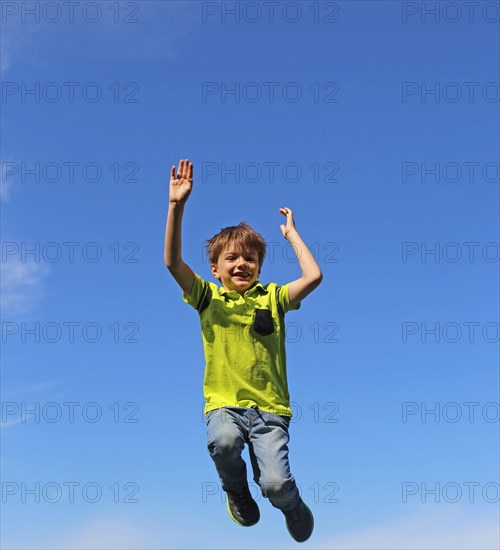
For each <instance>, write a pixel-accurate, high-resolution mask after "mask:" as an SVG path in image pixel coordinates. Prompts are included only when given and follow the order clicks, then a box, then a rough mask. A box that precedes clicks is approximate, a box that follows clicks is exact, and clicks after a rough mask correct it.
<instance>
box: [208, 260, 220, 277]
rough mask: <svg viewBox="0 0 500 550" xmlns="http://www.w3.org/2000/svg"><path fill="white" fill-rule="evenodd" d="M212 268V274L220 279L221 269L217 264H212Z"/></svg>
mask: <svg viewBox="0 0 500 550" xmlns="http://www.w3.org/2000/svg"><path fill="white" fill-rule="evenodd" d="M210 269H211V270H212V275H213V276H214V277H215V278H216V279H219V280H220V275H219V270H218V269H217V265H216V264H210Z"/></svg>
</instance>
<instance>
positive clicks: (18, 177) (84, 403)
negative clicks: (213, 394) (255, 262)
mask: <svg viewBox="0 0 500 550" xmlns="http://www.w3.org/2000/svg"><path fill="white" fill-rule="evenodd" d="M50 4H51V5H50ZM80 4H81V5H80V6H79V7H76V8H75V12H74V13H73V14H72V17H73V19H71V16H70V14H69V13H68V12H67V11H63V10H62V8H61V11H58V10H57V8H56V7H54V3H50V2H49V3H43V2H42V3H38V2H27V3H26V5H27V6H28V7H31V8H32V9H33V10H39V11H38V12H36V11H35V12H33V13H34V15H29V13H28V14H27V13H23V12H22V11H21V8H20V7H19V4H15V3H14V2H4V3H3V4H2V26H1V69H2V71H1V77H2V102H1V104H0V108H1V115H2V130H1V148H0V160H1V162H2V171H1V177H2V180H1V181H2V187H1V190H2V202H1V208H2V220H1V224H2V225H1V229H2V259H1V268H2V301H3V315H2V375H1V396H2V430H1V443H2V445H1V466H2V480H1V481H2V499H3V501H2V516H1V527H2V529H1V538H2V540H1V544H2V547H4V548H11V549H21V548H33V549H35V548H36V549H42V548H44V549H49V548H50V549H55V548H75V549H76V548H109V549H111V548H128V549H130V548H141V549H143V548H151V549H153V548H154V549H160V548H172V549H173V548H199V549H212V548H214V549H215V548H234V547H236V546H237V547H239V548H256V547H259V548H276V549H278V548H279V549H282V548H294V547H296V546H297V544H296V543H295V542H294V541H293V540H292V539H291V538H290V537H289V535H288V533H287V531H286V528H285V525H284V520H283V517H282V515H281V513H280V512H279V511H277V510H275V509H274V508H272V506H271V505H270V503H269V502H268V501H267V500H265V499H263V498H262V496H260V495H259V493H258V488H257V487H256V485H255V483H253V481H252V479H251V476H250V482H251V485H250V486H251V489H252V491H253V493H254V495H255V496H256V497H257V496H259V497H260V498H259V499H258V502H259V505H260V508H261V516H262V517H261V521H260V523H259V524H258V525H257V526H255V527H253V528H252V529H242V528H239V527H238V526H237V525H235V524H234V523H233V522H232V521H230V519H229V518H228V516H227V513H226V511H225V505H224V502H223V500H222V499H221V489H220V485H219V481H218V477H217V475H216V471H215V468H214V466H213V463H212V461H211V459H210V456H209V455H208V453H207V451H206V433H205V425H204V423H203V416H202V410H203V395H202V382H203V368H204V359H203V348H202V343H201V335H200V332H199V322H198V318H197V316H196V313H195V311H194V310H192V309H191V308H190V307H189V306H187V305H186V304H184V302H183V301H182V298H181V291H180V289H179V287H178V286H177V285H176V283H175V281H174V280H173V279H172V278H171V277H170V275H169V273H168V271H167V270H166V268H165V266H164V264H163V239H164V230H165V219H166V213H167V206H168V202H167V201H168V178H169V172H170V167H171V166H172V164H174V163H175V164H177V163H178V160H179V159H180V158H189V159H190V160H191V161H192V162H193V163H194V169H195V177H194V188H193V192H192V195H191V197H190V199H189V203H188V205H187V206H186V210H185V217H184V225H183V257H184V260H185V261H186V262H187V263H188V264H189V265H190V266H191V267H192V268H193V269H194V270H195V271H196V272H197V273H199V274H200V275H202V276H204V277H205V278H210V277H211V275H210V270H209V266H208V264H207V262H206V260H205V259H204V256H203V248H202V246H203V242H204V240H205V239H207V238H209V237H211V236H213V235H214V234H215V233H217V232H218V231H219V230H220V229H221V228H222V227H225V226H227V225H234V224H237V223H239V222H240V221H247V222H248V223H249V224H251V225H252V226H253V227H254V228H255V229H257V230H258V231H259V232H260V233H261V234H262V235H263V236H264V237H265V239H266V241H267V242H268V243H269V250H270V251H271V250H272V255H270V256H269V257H268V258H267V259H266V261H265V263H264V267H263V271H262V275H261V280H262V281H263V282H269V281H276V282H278V283H280V284H283V283H286V282H289V281H291V280H293V279H295V278H297V277H298V276H300V269H299V266H298V264H297V262H296V261H295V260H294V258H293V254H291V251H290V250H289V249H287V247H286V246H285V245H286V243H285V242H284V240H283V238H282V236H281V231H280V229H279V224H280V223H282V222H283V219H284V218H282V216H281V215H280V214H279V212H278V209H279V208H280V207H282V206H288V207H290V208H291V209H292V210H293V212H294V216H295V221H296V225H297V229H298V230H299V232H300V234H301V236H302V238H303V239H304V241H305V242H306V243H307V244H308V245H309V246H310V248H311V249H312V250H313V251H314V253H315V254H316V257H317V259H318V262H319V264H320V266H321V269H322V272H323V275H324V279H323V282H322V284H321V285H320V287H318V289H317V290H315V291H314V292H313V293H312V294H311V295H310V296H309V297H308V298H307V299H306V300H304V302H303V304H302V307H301V309H300V310H299V311H298V312H290V313H289V314H288V315H287V319H286V321H287V325H288V331H287V339H288V342H287V357H288V372H289V385H290V393H291V400H292V403H293V410H294V412H295V417H294V419H293V420H292V425H291V430H290V433H291V441H290V463H291V467H292V472H293V474H294V475H295V477H296V479H297V482H298V484H299V487H300V488H301V491H302V494H303V498H304V500H305V501H306V502H307V503H308V504H309V505H310V507H311V509H312V510H313V512H314V515H315V519H316V527H315V532H314V534H313V536H312V537H311V539H310V540H309V541H307V542H306V543H304V544H303V545H302V546H303V547H304V548H311V549H312V548H324V549H333V548H336V549H341V548H352V549H369V548H370V549H375V548H377V549H379V548H380V549H389V548H407V549H416V548H429V549H430V548H432V549H435V548H442V549H445V548H454V549H455V548H463V549H465V548H496V547H497V546H498V544H499V536H500V534H499V525H498V517H497V514H498V509H499V502H498V482H499V477H498V471H499V464H498V454H499V429H498V402H499V379H498V363H499V361H498V359H499V357H498V355H499V354H498V349H499V348H498V341H499V332H498V326H499V325H498V322H499V317H498V304H499V296H498V275H499V269H498V265H499V263H498V259H499V252H498V250H499V245H498V243H499V224H498V221H499V194H498V182H499V171H498V162H499V157H498V150H499V131H498V120H499V108H498V105H499V103H498V99H499V93H498V89H499V84H498V82H499V69H498V67H499V54H498V38H499V31H498V13H499V12H498V3H497V2H486V3H481V4H480V6H476V7H475V8H474V11H470V10H471V9H472V7H471V6H470V5H469V4H468V3H466V2H453V3H446V2H437V3H435V2H426V3H425V2H424V3H421V2H364V1H351V2H346V1H338V2H319V3H318V2H300V3H290V2H280V3H279V5H278V6H277V7H276V12H275V13H274V19H273V20H271V18H270V16H269V13H268V12H267V11H266V10H263V11H262V12H261V14H259V13H258V12H257V11H255V10H256V8H255V4H254V3H249V2H236V3H234V2H226V3H223V2H222V3H218V2H197V1H192V2H191V1H190V2H162V1H159V2H120V3H112V2H100V3H99V4H98V6H99V8H100V12H99V11H96V8H95V4H93V3H89V2H82V3H80ZM451 4H453V5H451ZM297 5H298V6H299V8H300V12H298V11H297V8H296V6H297ZM435 5H436V6H437V7H438V10H437V13H434V12H433V8H434V6H435ZM230 7H233V9H236V10H237V12H238V13H239V15H240V19H239V22H236V21H235V16H234V15H233V16H232V15H231V14H230V13H224V9H225V8H226V9H228V8H230ZM16 8H17V9H16ZM80 8H81V9H80ZM330 19H334V20H335V21H330V22H329V20H330ZM92 21H93V22H92ZM68 83H72V84H68ZM271 83H272V84H271ZM70 89H72V90H73V92H74V96H71V95H70V92H69V90H70ZM271 89H272V90H274V93H275V95H274V96H270V95H269V90H271ZM29 90H34V92H33V93H31V94H30V93H26V91H28V92H29ZM224 90H226V91H229V92H230V91H231V90H233V93H227V94H225V93H224ZM433 90H434V91H433ZM99 92H100V97H98V95H96V94H99ZM58 94H59V95H60V97H59V98H58ZM297 94H299V95H297ZM299 96H300V97H299ZM238 163H239V164H238ZM71 167H73V168H74V173H73V172H71V171H70V168H71ZM270 167H273V169H274V170H275V172H273V174H274V177H270V174H271V172H270ZM433 170H434V172H433ZM432 250H434V252H432ZM29 251H31V253H30V252H29ZM33 251H34V252H33ZM433 331H434V332H433ZM436 404H437V405H436ZM26 409H28V410H32V411H35V412H34V413H31V414H23V413H26ZM433 409H434V410H435V411H436V412H435V413H434V414H433V413H432V412H431V411H432V410H433ZM245 456H247V451H245ZM249 471H250V470H249ZM70 487H73V489H74V492H73V493H71V490H70ZM436 489H437V494H436V493H433V492H432V491H433V490H434V491H435V490H436ZM30 491H31V492H30ZM37 500H39V502H37ZM92 501H94V502H92ZM26 525H29V526H30V529H29V530H28V529H26Z"/></svg>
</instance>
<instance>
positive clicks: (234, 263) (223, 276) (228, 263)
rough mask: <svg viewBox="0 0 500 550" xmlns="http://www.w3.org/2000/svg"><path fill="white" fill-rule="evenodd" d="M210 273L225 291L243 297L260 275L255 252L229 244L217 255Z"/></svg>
mask: <svg viewBox="0 0 500 550" xmlns="http://www.w3.org/2000/svg"><path fill="white" fill-rule="evenodd" d="M210 267H211V269H212V273H213V274H214V276H215V277H217V279H219V281H220V282H221V283H222V286H223V287H224V288H225V289H226V290H235V291H236V292H238V294H241V295H243V294H244V293H245V291H246V290H248V289H249V288H252V286H253V285H254V283H255V281H256V280H257V278H258V277H259V275H260V266H259V257H258V254H257V251H256V250H253V249H249V250H242V249H241V247H239V246H238V245H237V244H236V243H234V242H233V243H229V244H228V246H226V247H225V248H224V249H223V250H222V252H221V253H220V255H219V258H218V259H217V263H216V264H211V265H210Z"/></svg>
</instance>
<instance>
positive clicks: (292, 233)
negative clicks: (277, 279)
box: [280, 208, 323, 306]
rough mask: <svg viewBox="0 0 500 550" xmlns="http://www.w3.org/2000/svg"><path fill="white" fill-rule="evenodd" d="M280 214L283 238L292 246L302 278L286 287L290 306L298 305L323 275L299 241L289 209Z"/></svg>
mask: <svg viewBox="0 0 500 550" xmlns="http://www.w3.org/2000/svg"><path fill="white" fill-rule="evenodd" d="M280 212H281V213H282V214H283V215H284V216H286V225H280V228H281V232H282V233H283V237H285V239H287V241H288V242H289V243H290V244H291V245H292V246H293V249H294V251H295V254H296V255H297V259H298V261H299V265H300V269H301V270H302V277H300V279H297V280H295V281H292V282H291V283H290V284H289V287H288V295H289V299H290V303H291V304H292V306H294V305H296V304H298V303H299V302H300V301H301V300H303V299H304V298H305V297H306V296H307V295H308V294H310V293H311V292H312V291H313V290H314V289H315V288H316V287H317V286H318V285H319V284H320V283H321V281H322V279H323V274H322V273H321V269H320V268H319V265H318V264H317V263H316V260H315V259H314V256H313V255H312V254H311V252H310V250H309V249H308V248H307V246H306V244H305V243H304V241H303V240H302V239H301V237H300V235H299V233H298V231H297V229H296V227H295V222H294V221H293V213H292V211H291V210H290V208H280Z"/></svg>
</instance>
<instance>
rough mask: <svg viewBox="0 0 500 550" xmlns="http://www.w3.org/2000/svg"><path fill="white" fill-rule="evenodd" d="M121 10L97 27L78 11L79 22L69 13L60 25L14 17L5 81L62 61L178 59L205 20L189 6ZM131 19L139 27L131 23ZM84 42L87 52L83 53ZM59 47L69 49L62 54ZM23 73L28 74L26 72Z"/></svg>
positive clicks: (1, 41) (4, 59)
mask: <svg viewBox="0 0 500 550" xmlns="http://www.w3.org/2000/svg"><path fill="white" fill-rule="evenodd" d="M33 4H38V5H39V8H38V9H39V11H40V9H41V6H42V3H40V2H38V3H37V2H33ZM120 6H121V7H120V9H119V10H118V11H116V6H115V8H113V9H111V8H110V6H107V9H104V8H103V9H102V12H101V18H100V19H99V20H98V21H96V22H89V21H86V20H85V16H84V15H83V14H82V8H81V7H80V10H79V9H78V6H76V7H75V10H74V12H73V22H70V16H69V15H68V14H69V13H70V11H69V10H68V9H67V8H66V9H62V10H61V12H60V13H61V15H60V17H59V19H57V21H55V22H50V21H46V20H44V17H43V13H42V12H43V10H42V12H41V13H40V14H39V15H38V17H35V16H33V15H25V16H24V17H23V16H22V10H18V11H17V12H16V13H15V14H12V15H11V14H9V15H8V16H6V21H5V22H4V23H2V32H1V33H0V54H1V57H0V74H1V76H2V77H3V76H4V75H5V73H7V72H8V71H10V70H13V69H15V68H16V67H17V66H18V65H20V64H27V65H29V66H35V67H41V68H47V67H52V68H53V67H54V65H56V66H59V65H61V60H62V59H66V60H67V61H68V62H69V63H73V62H74V59H75V55H76V56H81V58H84V59H86V60H89V59H90V60H94V59H105V60H115V59H126V60H128V61H131V60H132V61H143V62H147V61H156V60H159V59H169V58H177V57H178V56H179V55H180V53H181V52H182V48H183V47H184V45H185V44H186V43H187V42H188V41H189V36H190V33H191V32H192V29H193V22H195V23H197V22H199V21H200V19H201V15H200V14H201V8H200V6H199V5H197V3H196V2H186V1H185V0H179V1H172V0H169V1H168V2H157V1H156V0H155V1H150V0H143V1H141V2H130V3H128V5H127V3H123V2H122V3H120ZM89 16H90V15H89ZM52 17H54V15H52ZM116 17H118V20H117V21H116V22H115V18H116ZM130 19H133V20H136V21H137V22H125V21H126V20H130ZM82 41H85V43H86V46H85V48H80V45H81V43H82ZM59 44H64V46H65V47H64V48H59V47H58V45H59ZM23 70H24V72H26V67H23Z"/></svg>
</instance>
